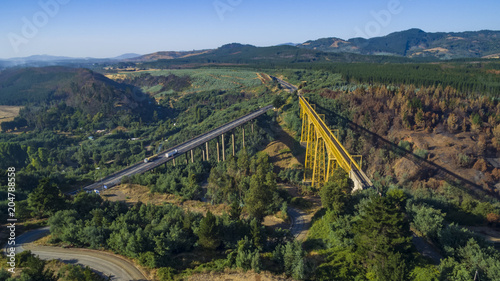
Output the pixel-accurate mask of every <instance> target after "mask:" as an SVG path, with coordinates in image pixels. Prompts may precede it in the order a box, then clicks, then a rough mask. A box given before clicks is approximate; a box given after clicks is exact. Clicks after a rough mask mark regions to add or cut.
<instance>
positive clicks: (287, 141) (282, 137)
mask: <svg viewBox="0 0 500 281" xmlns="http://www.w3.org/2000/svg"><path fill="white" fill-rule="evenodd" d="M275 130H276V131H275V132H274V134H275V141H278V142H281V143H283V144H284V145H285V147H287V148H288V149H289V151H287V152H279V153H277V154H275V155H273V156H272V157H270V160H271V162H274V163H275V162H280V161H286V160H291V159H293V158H296V159H297V160H298V162H299V163H304V161H305V149H304V148H303V147H302V146H301V145H300V142H299V141H297V140H296V139H295V138H294V137H293V136H292V135H290V133H289V132H287V131H286V130H284V129H283V128H282V127H280V126H278V125H277V126H276V128H275ZM280 169H281V168H280V167H277V166H275V167H274V172H276V173H278V172H279V171H280Z"/></svg>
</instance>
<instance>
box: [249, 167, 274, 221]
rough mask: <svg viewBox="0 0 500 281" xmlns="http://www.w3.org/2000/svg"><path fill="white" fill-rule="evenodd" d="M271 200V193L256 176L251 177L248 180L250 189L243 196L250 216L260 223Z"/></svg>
mask: <svg viewBox="0 0 500 281" xmlns="http://www.w3.org/2000/svg"><path fill="white" fill-rule="evenodd" d="M272 199H273V194H272V191H271V190H269V188H268V187H267V186H266V185H265V184H264V182H262V181H261V180H260V179H259V177H258V176H257V175H253V176H252V178H251V179H250V189H249V190H248V192H247V194H246V196H245V203H246V208H247V211H248V213H249V214H250V216H251V217H252V218H256V219H257V220H258V221H262V220H263V218H264V216H265V215H266V213H267V210H268V208H269V205H270V204H271V200H272Z"/></svg>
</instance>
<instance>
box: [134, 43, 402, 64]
mask: <svg viewBox="0 0 500 281" xmlns="http://www.w3.org/2000/svg"><path fill="white" fill-rule="evenodd" d="M315 62H349V63H350V62H369V63H386V62H396V63H403V62H411V59H409V58H403V57H394V56H366V55H360V54H352V53H331V52H330V53H327V52H323V51H318V50H309V49H304V48H297V47H294V46H285V45H281V46H271V47H256V46H252V45H243V44H238V43H232V44H227V45H224V46H222V47H220V48H217V49H215V50H211V51H206V52H204V53H202V54H198V55H193V56H189V57H184V58H177V59H160V60H157V61H153V62H147V63H144V64H140V65H137V66H139V67H145V68H148V67H149V68H168V67H177V66H181V65H189V66H193V65H204V64H249V65H270V64H274V65H277V64H290V63H315Z"/></svg>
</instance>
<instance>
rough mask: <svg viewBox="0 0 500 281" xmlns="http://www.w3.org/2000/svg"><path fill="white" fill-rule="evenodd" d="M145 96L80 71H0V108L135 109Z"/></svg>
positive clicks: (110, 110) (114, 110)
mask: <svg viewBox="0 0 500 281" xmlns="http://www.w3.org/2000/svg"><path fill="white" fill-rule="evenodd" d="M145 98H146V97H145V96H143V95H142V94H141V93H140V92H138V91H135V90H134V88H133V87H132V86H128V85H124V84H120V83H117V82H115V81H113V80H110V79H108V78H106V77H105V76H103V75H101V74H99V73H96V72H93V71H91V70H88V69H82V68H67V67H41V68H20V69H8V70H5V71H2V72H0V105H26V104H35V105H48V104H55V103H60V102H64V103H65V104H66V105H67V106H70V107H74V108H78V109H80V110H81V111H82V112H85V113H87V114H96V113H97V112H101V113H104V114H113V113H115V112H116V111H122V110H132V109H135V108H137V107H138V106H139V105H140V103H141V102H144V99H145Z"/></svg>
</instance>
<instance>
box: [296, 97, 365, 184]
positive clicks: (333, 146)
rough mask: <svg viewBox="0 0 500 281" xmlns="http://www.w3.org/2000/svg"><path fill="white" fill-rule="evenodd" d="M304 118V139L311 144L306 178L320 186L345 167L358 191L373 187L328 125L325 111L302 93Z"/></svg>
mask: <svg viewBox="0 0 500 281" xmlns="http://www.w3.org/2000/svg"><path fill="white" fill-rule="evenodd" d="M299 101H300V118H301V119H302V135H301V142H302V143H307V150H306V159H305V165H304V181H311V182H312V185H313V186H319V185H321V184H323V183H325V182H327V181H328V179H329V178H330V175H331V174H332V172H333V170H334V169H335V168H337V167H341V168H342V169H343V170H344V171H346V172H347V173H348V174H349V177H350V178H351V179H352V180H353V182H354V190H358V189H365V188H367V187H370V186H372V183H371V181H370V179H368V177H367V176H366V175H365V173H364V172H363V171H362V170H361V167H360V164H358V163H357V162H356V161H354V158H353V156H351V155H350V154H349V152H347V150H346V149H345V148H344V146H343V145H342V144H341V143H340V141H339V140H338V138H337V137H336V136H335V135H334V134H333V132H332V131H331V130H330V129H329V128H328V127H327V126H326V124H325V121H324V118H325V116H324V115H323V114H318V113H316V111H315V106H314V105H311V104H309V102H308V101H307V100H306V99H305V98H304V97H303V96H302V95H299Z"/></svg>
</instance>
